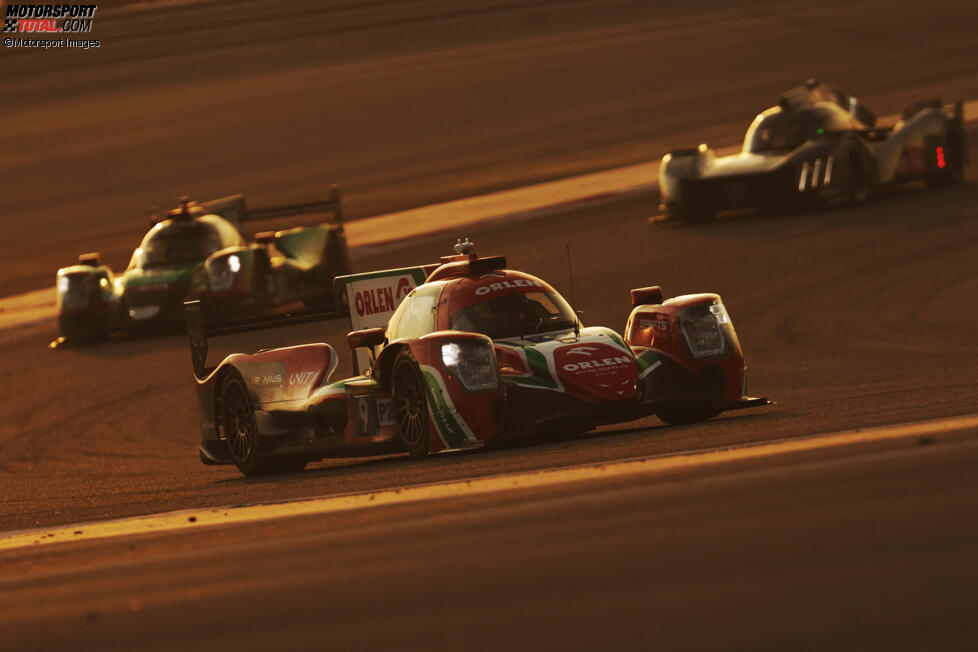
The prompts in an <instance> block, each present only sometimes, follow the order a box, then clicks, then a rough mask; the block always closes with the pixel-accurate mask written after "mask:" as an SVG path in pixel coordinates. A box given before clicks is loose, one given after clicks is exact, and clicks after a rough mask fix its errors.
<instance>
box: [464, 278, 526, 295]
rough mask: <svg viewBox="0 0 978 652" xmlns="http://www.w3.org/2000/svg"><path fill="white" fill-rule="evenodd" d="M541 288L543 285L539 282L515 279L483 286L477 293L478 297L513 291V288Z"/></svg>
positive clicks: (477, 289)
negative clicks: (508, 290)
mask: <svg viewBox="0 0 978 652" xmlns="http://www.w3.org/2000/svg"><path fill="white" fill-rule="evenodd" d="M533 287H536V288H541V287H543V284H542V283H540V282H539V281H532V280H530V279H522V278H514V279H513V280H512V281H500V282H498V283H489V284H488V285H482V286H480V287H478V288H476V290H475V293H476V294H477V295H479V296H480V297H481V296H484V295H487V294H489V293H490V292H500V291H502V290H507V289H512V288H533Z"/></svg>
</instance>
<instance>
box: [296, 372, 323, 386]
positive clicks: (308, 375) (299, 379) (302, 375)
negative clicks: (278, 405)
mask: <svg viewBox="0 0 978 652" xmlns="http://www.w3.org/2000/svg"><path fill="white" fill-rule="evenodd" d="M315 377H316V372H315V371H299V372H295V373H291V374H289V385H300V386H301V385H308V384H309V383H311V382H312V379H313V378H315Z"/></svg>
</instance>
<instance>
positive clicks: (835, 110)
mask: <svg viewBox="0 0 978 652" xmlns="http://www.w3.org/2000/svg"><path fill="white" fill-rule="evenodd" d="M853 128H856V125H854V124H853V119H852V117H851V116H850V115H849V113H847V112H845V111H843V110H842V109H841V108H839V107H838V106H837V105H835V104H833V103H830V102H818V103H816V104H811V105H805V106H799V107H793V108H782V107H780V106H776V107H773V108H770V109H768V110H767V111H765V112H763V113H761V114H760V115H758V116H757V117H756V118H754V122H752V123H751V125H750V127H749V128H748V129H747V135H746V136H745V137H744V151H745V152H750V153H754V154H760V153H764V152H787V151H791V150H793V149H795V148H796V147H798V146H800V145H802V144H803V143H805V142H806V141H809V140H811V139H813V138H818V137H819V136H821V135H823V134H826V133H830V132H833V131H846V130H850V129H853Z"/></svg>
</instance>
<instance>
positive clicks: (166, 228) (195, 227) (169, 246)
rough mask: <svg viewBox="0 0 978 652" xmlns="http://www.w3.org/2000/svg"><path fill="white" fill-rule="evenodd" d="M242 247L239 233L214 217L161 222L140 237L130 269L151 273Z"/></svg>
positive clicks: (207, 216) (190, 263)
mask: <svg viewBox="0 0 978 652" xmlns="http://www.w3.org/2000/svg"><path fill="white" fill-rule="evenodd" d="M244 244H245V241H244V238H243V237H242V236H241V233H239V232H238V230H237V229H236V228H234V227H233V226H232V225H231V223H230V222H228V221H226V220H224V219H223V218H220V217H218V216H217V215H204V216H202V217H198V218H195V219H191V220H176V219H170V220H164V221H162V222H160V223H158V224H156V225H155V226H154V227H153V228H151V229H150V230H149V232H148V233H147V234H146V235H145V237H143V241H142V243H140V245H139V248H138V249H136V251H134V252H133V255H132V261H131V262H130V263H129V268H130V269H132V268H136V267H138V268H142V269H153V268H156V267H169V266H173V265H192V264H194V263H199V262H203V261H204V260H205V259H206V258H207V257H208V256H210V255H211V254H212V253H214V252H216V251H220V250H221V249H224V248H226V247H235V246H242V245H244Z"/></svg>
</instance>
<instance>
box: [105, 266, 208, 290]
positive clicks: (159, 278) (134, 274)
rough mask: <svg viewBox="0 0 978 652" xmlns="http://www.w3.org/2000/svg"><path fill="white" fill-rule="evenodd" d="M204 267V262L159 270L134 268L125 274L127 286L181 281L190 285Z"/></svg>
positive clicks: (180, 282)
mask: <svg viewBox="0 0 978 652" xmlns="http://www.w3.org/2000/svg"><path fill="white" fill-rule="evenodd" d="M197 269H203V263H194V264H192V265H185V266H180V267H167V268H166V269H159V270H152V269H151V270H144V269H132V270H129V271H128V272H126V274H125V281H124V282H125V285H126V287H139V286H141V285H155V284H157V283H174V284H176V283H179V284H180V285H189V284H190V281H191V278H192V277H193V275H194V272H195V271H196V270H197Z"/></svg>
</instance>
